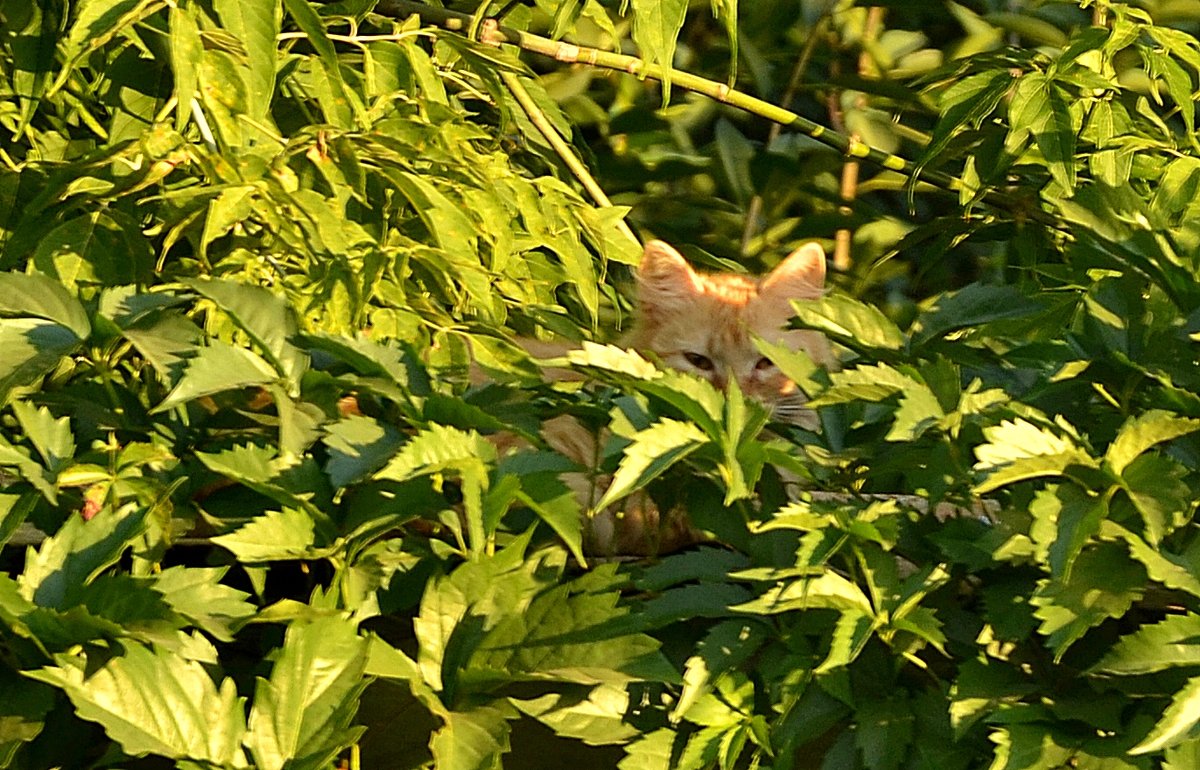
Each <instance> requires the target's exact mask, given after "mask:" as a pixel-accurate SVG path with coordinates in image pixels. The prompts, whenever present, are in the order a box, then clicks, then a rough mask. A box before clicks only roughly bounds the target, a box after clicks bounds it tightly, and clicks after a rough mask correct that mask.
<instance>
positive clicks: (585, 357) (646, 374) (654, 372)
mask: <svg viewBox="0 0 1200 770" xmlns="http://www.w3.org/2000/svg"><path fill="white" fill-rule="evenodd" d="M567 360H568V361H570V362H571V364H572V365H573V366H583V367H593V368H596V369H602V370H604V371H609V372H615V373H619V374H627V375H629V376H631V377H634V378H636V379H639V380H653V379H657V378H658V377H661V376H662V375H663V373H662V372H660V371H659V370H658V369H657V368H656V367H655V366H654V364H652V363H650V362H649V361H647V360H646V359H644V358H642V357H641V356H640V355H638V353H637V352H636V351H634V350H628V349H626V348H620V347H617V346H615V345H597V344H596V343H594V342H584V343H583V344H582V345H581V346H580V347H579V349H578V350H571V351H568V352H567Z"/></svg>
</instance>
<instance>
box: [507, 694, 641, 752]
mask: <svg viewBox="0 0 1200 770" xmlns="http://www.w3.org/2000/svg"><path fill="white" fill-rule="evenodd" d="M509 702H510V703H512V704H513V705H514V706H516V707H517V709H518V710H520V711H521V712H522V713H524V714H527V715H528V716H531V717H533V718H534V719H536V720H538V721H539V722H541V723H542V724H544V725H546V726H547V727H549V728H550V729H551V730H553V731H554V734H555V735H559V736H562V737H564V738H574V739H575V740H579V741H582V742H584V743H586V744H588V745H589V746H604V745H608V744H614V743H627V742H628V741H630V740H631V739H633V738H635V737H636V736H638V735H639V734H640V731H639V730H638V729H637V728H636V727H634V726H633V725H631V724H630V723H629V722H628V721H626V718H625V715H626V713H627V712H628V710H629V707H630V703H629V692H628V690H627V689H626V688H625V687H624V686H621V685H618V684H601V685H597V686H596V687H593V688H592V689H591V690H590V691H589V692H588V694H587V697H586V698H583V699H580V698H577V697H572V696H570V695H567V694H562V693H557V694H555V693H551V694H548V695H543V696H542V697H540V698H534V699H531V700H518V699H516V698H510V699H509Z"/></svg>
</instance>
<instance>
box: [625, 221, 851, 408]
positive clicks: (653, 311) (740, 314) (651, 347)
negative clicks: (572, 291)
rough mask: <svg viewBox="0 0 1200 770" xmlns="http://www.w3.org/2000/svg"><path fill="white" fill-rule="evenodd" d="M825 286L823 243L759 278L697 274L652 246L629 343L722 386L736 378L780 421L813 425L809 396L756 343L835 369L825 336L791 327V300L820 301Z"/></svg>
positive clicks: (665, 249) (659, 245)
mask: <svg viewBox="0 0 1200 770" xmlns="http://www.w3.org/2000/svg"><path fill="white" fill-rule="evenodd" d="M824 286H825V252H824V251H823V250H822V249H821V247H820V246H819V245H817V244H815V243H806V244H805V245H803V246H801V247H800V248H798V249H796V251H794V252H792V254H791V255H789V256H788V257H787V259H785V260H783V261H782V262H780V263H779V265H778V266H777V267H776V268H775V269H774V270H772V271H771V272H770V273H768V274H767V275H765V276H763V277H761V278H755V277H752V276H743V275H736V274H721V273H716V274H713V273H702V272H699V271H696V270H694V269H693V268H692V266H691V265H689V264H688V263H687V261H686V260H685V259H684V258H683V257H682V256H681V255H680V254H679V252H678V251H676V250H675V249H673V248H672V247H671V246H669V245H667V244H666V243H663V242H662V241H650V242H649V243H647V244H646V250H645V253H644V254H643V255H642V263H641V265H640V266H639V267H638V319H637V325H636V326H635V328H634V331H633V333H632V334H631V336H630V339H629V344H631V345H632V346H633V347H635V348H637V349H639V350H641V351H643V352H647V353H653V354H655V355H656V356H658V358H659V359H661V360H662V362H663V363H665V364H667V365H668V366H671V367H673V368H675V369H679V370H680V371H684V372H691V373H693V374H696V375H699V376H700V377H703V378H705V379H707V380H708V381H709V382H711V383H712V384H713V385H715V386H716V387H718V388H725V387H726V385H727V384H728V382H729V379H730V378H731V377H732V378H736V380H737V383H738V385H739V386H740V387H741V390H742V392H743V393H745V394H747V395H749V396H752V397H754V398H756V399H758V400H759V401H761V402H762V403H763V404H765V405H766V406H767V407H769V408H771V409H772V411H773V412H774V416H775V418H776V419H779V420H781V421H784V422H795V423H798V424H812V422H813V415H812V414H811V413H810V412H807V411H804V410H802V409H801V407H800V405H801V404H803V403H804V395H803V394H802V393H800V392H799V389H798V388H797V387H796V384H795V383H794V382H792V381H791V380H789V379H788V378H787V377H786V376H785V375H784V374H783V373H782V372H781V371H779V368H778V367H776V366H775V364H774V363H773V362H772V361H771V360H770V359H769V358H767V357H765V356H763V354H762V353H760V352H759V350H758V348H757V347H756V346H755V344H754V337H756V336H757V337H761V338H763V339H764V340H766V341H768V342H772V343H774V344H777V345H781V346H783V347H786V348H788V349H789V350H804V351H805V352H806V353H808V355H809V356H810V357H811V358H812V359H813V360H814V361H816V362H817V363H819V364H825V365H827V366H830V365H832V364H833V363H834V361H833V356H832V353H831V352H830V349H829V343H828V341H827V340H826V339H825V337H824V336H823V335H821V334H820V333H818V332H812V331H805V330H797V329H788V328H787V322H788V319H789V318H791V317H792V315H793V311H792V306H791V301H792V300H794V299H815V298H817V297H820V296H821V294H822V292H823V291H824Z"/></svg>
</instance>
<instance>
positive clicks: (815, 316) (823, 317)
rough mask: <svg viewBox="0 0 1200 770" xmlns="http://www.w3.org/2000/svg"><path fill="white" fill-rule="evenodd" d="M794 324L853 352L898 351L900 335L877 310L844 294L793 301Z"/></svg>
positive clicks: (902, 338)
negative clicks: (816, 331) (813, 330)
mask: <svg viewBox="0 0 1200 770" xmlns="http://www.w3.org/2000/svg"><path fill="white" fill-rule="evenodd" d="M792 309H793V310H794V311H795V312H796V320H794V321H793V322H792V323H793V324H797V323H798V324H799V325H800V326H802V327H804V328H808V329H816V330H818V331H821V332H824V333H825V334H828V335H830V336H831V337H833V338H834V339H836V340H837V341H838V342H840V343H842V344H844V345H847V346H848V347H851V348H853V349H855V350H863V349H866V350H901V349H903V348H904V346H905V338H904V334H903V332H901V331H900V329H899V327H897V326H896V324H894V323H892V322H891V320H889V319H888V317H887V316H885V315H884V314H883V313H882V312H880V311H879V310H878V309H877V308H875V307H873V306H871V305H867V304H865V303H863V302H859V301H858V300H856V299H851V298H850V297H847V296H845V295H843V294H830V295H827V296H825V297H822V298H821V299H812V300H795V301H793V302H792Z"/></svg>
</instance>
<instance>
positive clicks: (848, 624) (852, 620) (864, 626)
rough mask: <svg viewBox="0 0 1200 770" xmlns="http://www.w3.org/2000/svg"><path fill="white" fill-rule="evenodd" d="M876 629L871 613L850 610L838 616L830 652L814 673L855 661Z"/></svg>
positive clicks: (830, 669)
mask: <svg viewBox="0 0 1200 770" xmlns="http://www.w3.org/2000/svg"><path fill="white" fill-rule="evenodd" d="M874 631H875V620H874V618H873V617H872V616H871V615H870V614H869V613H864V612H861V611H859V610H848V611H845V612H843V613H842V614H841V615H839V616H838V619H837V623H836V624H834V627H833V637H832V639H831V640H830V643H829V654H828V655H827V656H826V657H825V660H823V661H821V665H819V666H817V667H816V668H815V669H813V673H814V674H817V673H822V674H823V673H825V672H827V671H832V670H833V669H835V668H842V667H844V666H848V665H850V664H851V663H853V662H854V660H855V659H856V658H857V657H858V654H859V653H860V652H862V650H863V648H864V647H865V646H866V644H867V642H868V641H870V639H871V635H872V634H873V633H874Z"/></svg>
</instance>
